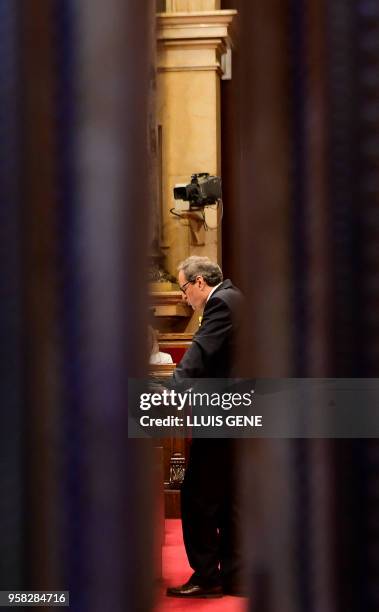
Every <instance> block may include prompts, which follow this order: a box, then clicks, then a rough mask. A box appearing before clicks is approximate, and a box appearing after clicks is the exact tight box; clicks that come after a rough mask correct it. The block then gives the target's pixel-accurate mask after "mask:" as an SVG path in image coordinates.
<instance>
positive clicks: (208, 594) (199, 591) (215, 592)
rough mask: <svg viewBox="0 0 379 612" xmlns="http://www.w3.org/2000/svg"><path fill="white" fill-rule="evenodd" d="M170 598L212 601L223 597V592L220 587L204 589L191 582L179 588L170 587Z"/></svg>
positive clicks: (167, 593) (167, 592) (168, 591)
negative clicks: (194, 598) (195, 598)
mask: <svg viewBox="0 0 379 612" xmlns="http://www.w3.org/2000/svg"><path fill="white" fill-rule="evenodd" d="M166 595H167V596H168V597H188V598H190V597H198V598H201V597H202V598H204V599H211V598H216V597H222V596H223V592H222V588H221V587H220V586H214V587H202V586H200V585H199V584H193V582H191V581H190V580H189V581H188V582H186V583H185V584H182V585H181V586H178V587H170V588H168V589H167V591H166Z"/></svg>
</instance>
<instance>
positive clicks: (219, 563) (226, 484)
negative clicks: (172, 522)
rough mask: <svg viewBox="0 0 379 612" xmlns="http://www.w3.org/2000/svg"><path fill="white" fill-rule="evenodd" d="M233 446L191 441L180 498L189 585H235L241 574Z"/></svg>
mask: <svg viewBox="0 0 379 612" xmlns="http://www.w3.org/2000/svg"><path fill="white" fill-rule="evenodd" d="M234 444H235V443H234V441H233V440H224V439H203V440H200V439H199V440H193V442H192V445H191V451H190V457H189V462H188V467H187V470H186V474H185V478H184V482H183V486H182V492H181V509H182V526H183V538H184V545H185V548H186V552H187V557H188V561H189V563H190V566H191V567H192V569H193V570H194V574H193V577H192V579H193V581H194V582H196V583H197V584H200V585H202V586H206V587H210V586H215V585H219V584H224V585H228V586H230V585H237V584H239V583H240V575H241V569H242V561H241V552H240V545H239V537H238V532H239V529H240V510H239V506H240V504H239V499H238V495H237V484H238V481H237V477H238V475H237V470H236V467H235V466H236V457H235V452H234Z"/></svg>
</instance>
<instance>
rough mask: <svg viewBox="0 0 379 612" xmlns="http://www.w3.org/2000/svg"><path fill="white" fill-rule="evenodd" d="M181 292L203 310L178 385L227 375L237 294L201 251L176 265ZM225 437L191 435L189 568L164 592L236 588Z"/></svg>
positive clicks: (233, 478)
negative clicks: (187, 576) (182, 581)
mask: <svg viewBox="0 0 379 612" xmlns="http://www.w3.org/2000/svg"><path fill="white" fill-rule="evenodd" d="M178 270H179V275H178V282H179V286H180V289H181V291H182V292H183V299H184V300H185V301H186V302H187V303H188V304H189V305H190V306H192V308H193V309H194V310H200V309H203V316H202V319H201V325H200V327H199V330H198V331H197V332H196V334H195V335H194V337H193V342H192V345H191V347H190V348H189V349H188V350H187V352H186V353H185V355H184V357H183V359H182V361H181V363H180V364H179V365H178V366H177V368H176V370H175V372H174V375H173V381H172V382H173V384H174V386H176V387H177V388H183V387H185V385H186V380H187V379H194V378H196V379H198V378H218V379H220V378H223V379H226V378H230V377H231V376H232V374H233V356H234V352H235V346H236V340H237V332H238V328H239V326H240V322H241V309H242V301H243V300H242V294H241V292H240V291H239V290H238V289H237V288H236V287H234V285H233V284H232V283H231V281H230V280H225V281H223V276H222V271H221V268H220V267H219V266H218V265H217V264H215V263H213V262H212V261H211V260H210V259H208V258H207V257H196V256H193V257H189V258H188V259H186V260H185V261H184V262H183V263H181V264H180V266H179V268H178ZM233 446H234V444H233V440H230V439H222V438H220V439H194V440H193V441H192V444H191V450H190V457H189V462H188V467H187V470H186V474H185V478H184V482H183V486H182V491H181V510H182V526H183V537H184V544H185V548H186V552H187V556H188V560H189V563H190V565H191V567H192V569H193V570H194V573H193V574H192V576H191V578H190V579H189V580H188V582H186V583H185V584H183V585H180V586H178V587H172V588H169V589H167V595H169V596H171V597H186V598H187V597H204V598H208V597H221V596H222V595H223V594H240V593H239V590H240V588H241V582H240V579H241V566H242V564H241V556H240V549H239V545H238V535H237V534H238V526H239V522H240V521H239V511H238V506H239V504H238V496H237V495H236V484H237V473H236V470H235V454H234V449H233Z"/></svg>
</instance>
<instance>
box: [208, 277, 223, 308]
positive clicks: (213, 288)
mask: <svg viewBox="0 0 379 612" xmlns="http://www.w3.org/2000/svg"><path fill="white" fill-rule="evenodd" d="M220 285H222V281H221V283H219V284H218V285H216V286H215V287H212V291H210V292H209V294H208V297H207V299H206V302H205V303H207V302H208V300H209V298H210V297H211V295H212V293H214V292H215V291H216V289H217V287H219V286H220Z"/></svg>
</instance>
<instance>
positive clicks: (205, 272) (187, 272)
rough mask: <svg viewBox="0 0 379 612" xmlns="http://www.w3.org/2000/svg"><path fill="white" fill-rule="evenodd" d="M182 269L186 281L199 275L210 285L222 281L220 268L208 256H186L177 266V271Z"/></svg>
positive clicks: (192, 279) (213, 285)
mask: <svg viewBox="0 0 379 612" xmlns="http://www.w3.org/2000/svg"><path fill="white" fill-rule="evenodd" d="M180 270H182V272H183V274H184V276H185V277H186V279H187V280H188V281H194V280H196V277H197V276H199V275H201V276H202V277H203V278H204V280H205V281H206V283H207V285H209V286H210V287H215V286H216V285H218V284H219V283H221V282H222V278H223V277H222V270H221V268H220V266H219V265H218V264H216V263H214V262H213V261H212V260H211V259H209V257H198V256H197V255H192V256H191V257H187V259H185V260H184V261H182V262H181V263H180V264H179V266H178V271H180Z"/></svg>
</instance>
